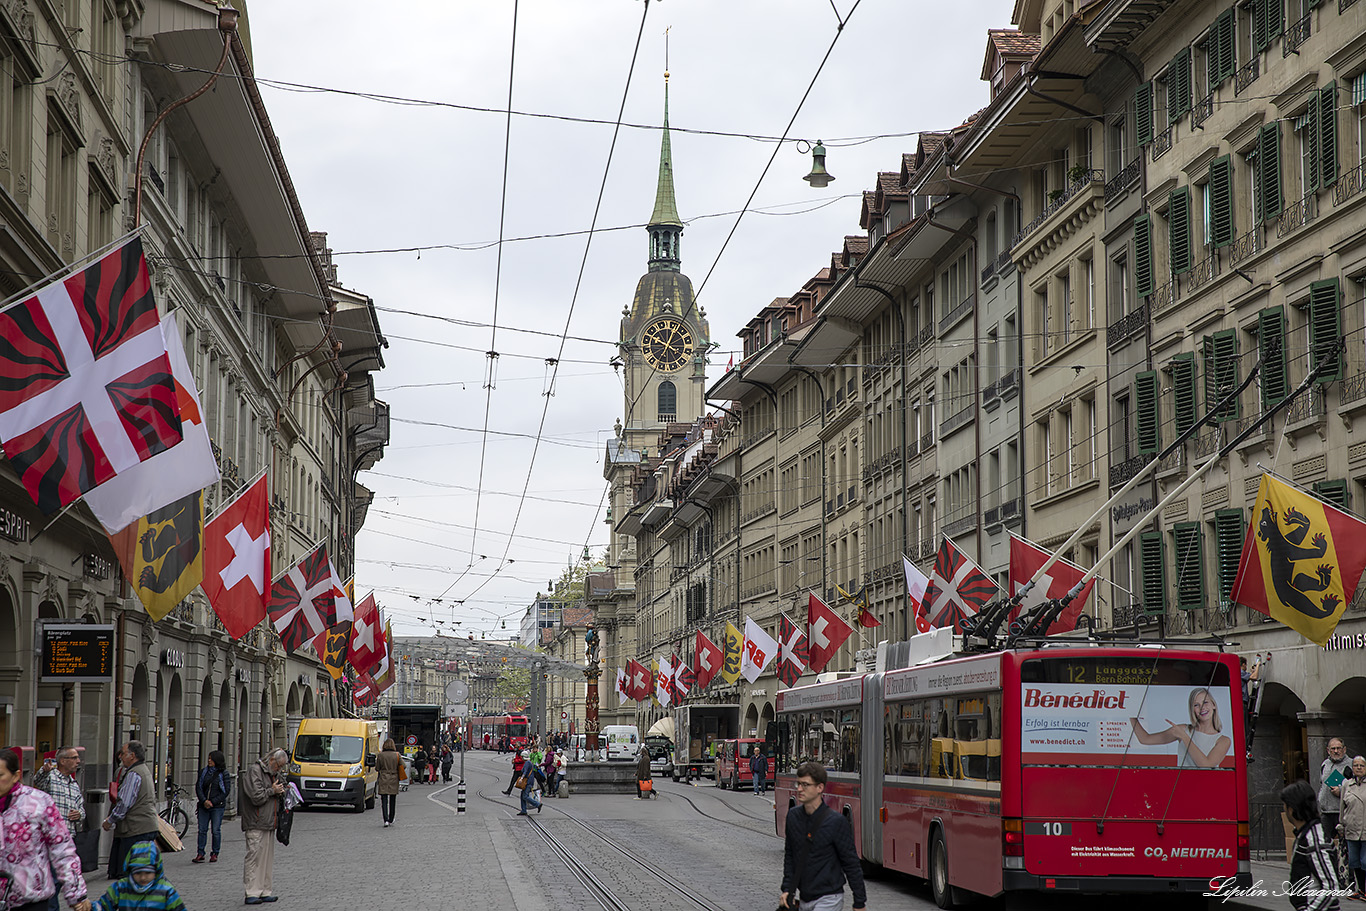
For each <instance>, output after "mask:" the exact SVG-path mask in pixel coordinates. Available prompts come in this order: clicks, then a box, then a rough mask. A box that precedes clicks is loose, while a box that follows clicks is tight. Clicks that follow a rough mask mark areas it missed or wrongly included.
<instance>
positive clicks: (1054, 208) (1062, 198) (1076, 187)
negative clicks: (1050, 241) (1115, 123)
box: [1010, 168, 1105, 249]
mask: <svg viewBox="0 0 1366 911" xmlns="http://www.w3.org/2000/svg"><path fill="white" fill-rule="evenodd" d="M1082 170H1083V171H1084V173H1083V174H1081V175H1080V176H1078V177H1077V178H1076V179H1075V180H1073V181H1072V182H1071V183H1069V184H1068V185H1067V186H1066V187H1064V188H1062V189H1061V190H1057V191H1054V192H1056V193H1057V196H1051V197H1050V199H1049V202H1048V205H1047V206H1045V207H1044V210H1043V211H1042V212H1040V213H1039V214H1038V215H1037V216H1035V217H1034V220H1033V221H1031V222H1030V223H1029V224H1027V225H1025V226H1024V227H1023V228H1021V229H1020V232H1019V233H1018V234H1016V235H1015V237H1014V238H1013V239H1012V240H1011V242H1010V247H1011V249H1014V248H1015V247H1018V246H1019V245H1020V242H1021V241H1022V240H1024V239H1025V238H1026V237H1028V236H1029V235H1031V234H1033V233H1034V232H1035V231H1036V230H1038V228H1039V226H1040V225H1042V224H1043V223H1044V222H1046V221H1048V219H1049V218H1051V217H1053V216H1054V215H1055V214H1057V213H1058V212H1059V211H1060V210H1061V209H1063V208H1064V207H1066V206H1067V204H1068V203H1069V202H1071V201H1072V198H1073V197H1075V196H1076V195H1077V194H1078V193H1080V192H1081V191H1083V190H1085V189H1087V188H1088V187H1090V186H1091V185H1092V184H1099V183H1103V182H1104V181H1105V172H1104V171H1101V170H1097V169H1095V168H1091V169H1085V168H1084V169H1082Z"/></svg>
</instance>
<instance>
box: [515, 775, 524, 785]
mask: <svg viewBox="0 0 1366 911" xmlns="http://www.w3.org/2000/svg"><path fill="white" fill-rule="evenodd" d="M517 787H518V788H524V787H526V776H525V775H523V776H522V777H521V778H518V779H517Z"/></svg>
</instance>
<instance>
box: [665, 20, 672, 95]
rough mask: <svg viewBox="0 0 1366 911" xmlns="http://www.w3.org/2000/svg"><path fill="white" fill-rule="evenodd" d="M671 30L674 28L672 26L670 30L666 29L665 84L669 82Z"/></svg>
mask: <svg viewBox="0 0 1366 911" xmlns="http://www.w3.org/2000/svg"><path fill="white" fill-rule="evenodd" d="M671 28H673V26H672V25H670V26H669V27H668V28H666V29H664V81H665V82H668V81H669V29H671Z"/></svg>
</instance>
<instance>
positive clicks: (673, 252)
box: [618, 72, 711, 455]
mask: <svg viewBox="0 0 1366 911" xmlns="http://www.w3.org/2000/svg"><path fill="white" fill-rule="evenodd" d="M645 230H646V232H647V233H648V234H649V238H650V249H649V260H648V263H649V265H648V268H647V271H646V272H645V274H644V275H642V276H641V277H640V281H639V282H637V283H636V293H635V297H634V298H633V299H632V301H631V306H630V307H629V308H627V309H626V310H624V311H623V312H622V319H621V335H620V338H619V340H618V345H619V354H620V357H621V361H622V369H623V370H624V371H625V376H624V379H625V387H626V391H625V402H624V406H625V411H624V413H623V415H622V427H623V441H624V443H625V445H626V446H627V447H628V448H630V449H633V450H636V451H637V452H643V451H644V450H646V449H649V448H652V447H654V446H655V445H656V443H657V440H658V437H659V432H660V431H661V430H663V429H664V427H665V426H666V425H667V424H669V423H672V422H675V421H679V422H684V423H690V422H692V421H695V420H696V419H697V418H699V417H701V416H702V413H703V411H704V410H705V408H706V404H705V396H706V388H707V351H708V348H709V345H710V342H711V334H710V330H709V329H708V327H707V320H706V313H705V312H704V311H702V310H700V309H698V307H697V305H696V303H695V302H694V300H693V292H692V282H691V281H690V280H689V279H688V276H686V275H684V274H683V271H682V257H681V253H680V242H681V240H682V238H683V221H682V219H680V218H679V217H678V206H677V204H676V202H675V197H674V172H673V152H672V149H671V147H670V143H669V74H668V73H667V72H666V73H665V74H664V131H663V139H662V141H661V144H660V150H659V179H658V182H657V184H656V187H655V207H654V212H653V213H652V214H651V215H650V223H649V225H648V226H647V227H646V229H645ZM648 455H657V453H653V452H651V453H648Z"/></svg>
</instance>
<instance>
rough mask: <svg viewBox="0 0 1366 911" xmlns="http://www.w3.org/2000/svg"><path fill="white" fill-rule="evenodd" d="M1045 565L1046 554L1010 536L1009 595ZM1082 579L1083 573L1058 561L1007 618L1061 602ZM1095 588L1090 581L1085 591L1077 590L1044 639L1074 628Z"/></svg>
mask: <svg viewBox="0 0 1366 911" xmlns="http://www.w3.org/2000/svg"><path fill="white" fill-rule="evenodd" d="M1047 561H1048V554H1047V553H1045V552H1044V551H1042V550H1040V549H1039V548H1038V546H1037V545H1035V544H1034V542H1032V541H1026V540H1025V539H1024V538H1017V537H1016V536H1015V535H1011V536H1010V593H1011V594H1012V595H1013V594H1016V593H1017V592H1019V590H1020V589H1021V588H1023V587H1024V584H1025V583H1026V582H1028V581H1029V580H1030V579H1032V578H1034V574H1035V573H1036V572H1038V571H1039V568H1040V567H1041V566H1043V565H1044V563H1046V562H1047ZM1084 575H1086V570H1084V569H1082V568H1081V567H1079V566H1076V565H1074V564H1072V563H1068V562H1067V561H1066V560H1058V561H1057V562H1056V563H1054V564H1053V565H1052V566H1050V567H1049V568H1048V573H1047V574H1046V575H1044V576H1043V578H1041V579H1039V581H1038V582H1037V583H1036V584H1035V585H1034V587H1033V588H1032V589H1030V590H1029V594H1027V595H1025V596H1024V599H1023V600H1022V601H1020V604H1019V607H1018V608H1016V610H1015V611H1014V612H1012V614H1011V619H1012V620H1013V619H1014V618H1015V617H1016V616H1017V615H1019V614H1020V613H1024V612H1028V611H1031V610H1033V609H1034V608H1036V607H1038V606H1039V605H1041V604H1043V603H1044V602H1045V601H1049V600H1051V599H1054V598H1061V597H1062V596H1063V595H1065V594H1067V593H1068V592H1069V591H1070V590H1071V589H1072V586H1074V585H1076V584H1077V583H1078V582H1080V581H1081V577H1082V576H1084ZM1095 587H1096V580H1095V579H1092V580H1091V581H1090V582H1088V583H1086V587H1085V588H1083V589H1082V590H1081V593H1080V594H1078V595H1077V597H1075V598H1073V599H1072V602H1071V603H1070V604H1068V605H1067V609H1066V610H1065V611H1063V612H1062V613H1061V614H1059V615H1058V619H1057V620H1054V621H1053V622H1052V623H1051V624H1049V626H1048V631H1047V632H1046V633H1045V634H1044V635H1047V636H1052V635H1055V634H1056V633H1066V632H1070V631H1072V630H1074V629H1076V628H1077V618H1078V617H1080V616H1081V612H1082V611H1083V610H1084V609H1085V608H1086V599H1087V598H1089V597H1091V590H1092V589H1094V588H1095Z"/></svg>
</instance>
